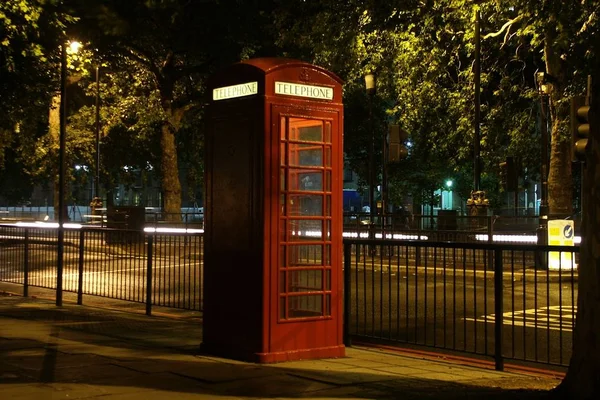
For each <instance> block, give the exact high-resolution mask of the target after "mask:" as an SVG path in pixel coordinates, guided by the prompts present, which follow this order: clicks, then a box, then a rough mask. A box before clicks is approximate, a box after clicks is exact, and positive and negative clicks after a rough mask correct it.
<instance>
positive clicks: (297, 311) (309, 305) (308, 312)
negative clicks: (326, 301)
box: [288, 294, 323, 318]
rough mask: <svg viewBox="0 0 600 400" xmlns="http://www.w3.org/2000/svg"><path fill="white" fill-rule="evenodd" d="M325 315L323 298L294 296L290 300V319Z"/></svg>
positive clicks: (319, 296)
mask: <svg viewBox="0 0 600 400" xmlns="http://www.w3.org/2000/svg"><path fill="white" fill-rule="evenodd" d="M322 315H323V296H322V295H320V294H318V295H308V296H293V297H289V298H288V318H307V317H320V316H322Z"/></svg>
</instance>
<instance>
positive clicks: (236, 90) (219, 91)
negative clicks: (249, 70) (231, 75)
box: [213, 82, 258, 101]
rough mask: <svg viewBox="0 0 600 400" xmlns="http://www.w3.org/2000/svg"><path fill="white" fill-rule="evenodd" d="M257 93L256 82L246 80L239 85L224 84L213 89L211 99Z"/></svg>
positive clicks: (224, 98) (223, 98)
mask: <svg viewBox="0 0 600 400" xmlns="http://www.w3.org/2000/svg"><path fill="white" fill-rule="evenodd" d="M257 93H258V82H246V83H240V84H239V85H232V86H224V87H220V88H216V89H213V100H214V101H217V100H226V99H235V98H236V97H244V96H251V95H253V94H257Z"/></svg>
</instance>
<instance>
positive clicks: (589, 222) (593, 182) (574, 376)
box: [557, 76, 600, 400]
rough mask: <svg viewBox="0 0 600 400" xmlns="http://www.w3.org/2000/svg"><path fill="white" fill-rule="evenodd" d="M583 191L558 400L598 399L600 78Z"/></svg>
mask: <svg viewBox="0 0 600 400" xmlns="http://www.w3.org/2000/svg"><path fill="white" fill-rule="evenodd" d="M594 78H595V79H596V81H595V82H594V91H593V93H594V95H593V96H592V98H593V102H592V111H591V112H590V115H592V121H591V128H592V133H591V135H590V139H589V143H588V150H587V152H588V153H587V156H586V168H585V172H584V187H583V189H582V200H583V213H584V214H583V215H582V220H583V223H582V241H581V248H580V249H581V254H580V263H579V273H578V275H579V277H578V285H579V289H578V297H577V317H576V320H575V329H574V331H573V355H572V356H571V362H570V364H569V369H568V371H567V374H566V376H565V378H564V380H563V382H562V383H561V384H560V386H559V387H558V389H557V393H558V395H559V396H560V398H568V399H575V400H580V399H581V400H583V399H585V400H587V399H590V400H591V399H598V398H600V170H599V167H600V118H598V116H599V114H600V107H599V105H600V101H599V100H600V76H596V77H594Z"/></svg>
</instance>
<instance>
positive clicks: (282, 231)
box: [279, 219, 287, 242]
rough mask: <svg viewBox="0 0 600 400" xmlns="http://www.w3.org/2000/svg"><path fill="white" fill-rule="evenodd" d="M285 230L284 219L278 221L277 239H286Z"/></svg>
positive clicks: (283, 240) (282, 240)
mask: <svg viewBox="0 0 600 400" xmlns="http://www.w3.org/2000/svg"><path fill="white" fill-rule="evenodd" d="M286 233H287V230H286V229H285V219H282V220H280V221H279V240H280V241H281V242H285V241H286V239H287V235H286Z"/></svg>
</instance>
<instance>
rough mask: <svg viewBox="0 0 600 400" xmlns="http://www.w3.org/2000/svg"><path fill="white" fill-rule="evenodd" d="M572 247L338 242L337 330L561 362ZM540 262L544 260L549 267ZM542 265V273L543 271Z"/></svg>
mask: <svg viewBox="0 0 600 400" xmlns="http://www.w3.org/2000/svg"><path fill="white" fill-rule="evenodd" d="M578 251H579V248H578V247H572V246H568V247H567V246H537V245H515V244H488V243H446V242H431V241H417V240H415V241H401V242H399V241H390V240H387V241H369V240H351V239H346V240H344V280H345V299H344V305H345V336H346V343H347V344H349V343H350V341H351V340H352V339H355V340H361V341H376V342H383V343H388V344H389V343H392V344H393V343H403V344H410V345H420V346H427V347H434V348H440V349H445V350H449V351H458V352H467V353H472V354H477V355H482V356H490V357H493V358H494V359H495V361H496V367H497V368H498V369H502V368H503V364H504V359H512V360H520V361H532V362H537V363H546V364H553V365H566V364H567V363H568V362H569V358H570V351H571V348H572V330H573V326H574V315H575V313H576V297H577V288H576V285H575V284H574V282H576V280H577V270H576V268H573V266H574V263H576V262H577V259H578ZM546 266H550V268H553V269H548V268H547V267H546ZM542 268H543V269H542Z"/></svg>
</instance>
